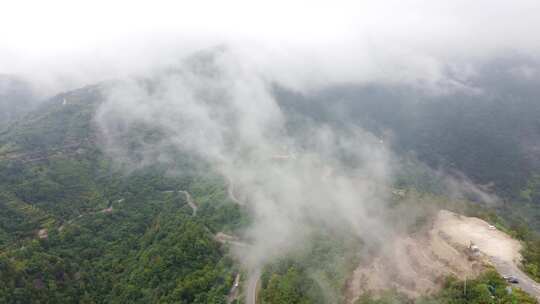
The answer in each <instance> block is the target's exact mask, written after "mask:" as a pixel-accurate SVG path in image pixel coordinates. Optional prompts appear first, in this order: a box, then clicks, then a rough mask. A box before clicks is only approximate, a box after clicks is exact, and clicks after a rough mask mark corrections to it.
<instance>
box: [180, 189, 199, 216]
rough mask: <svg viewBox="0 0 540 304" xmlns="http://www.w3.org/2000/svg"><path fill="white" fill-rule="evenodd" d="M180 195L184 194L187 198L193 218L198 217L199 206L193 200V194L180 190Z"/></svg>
mask: <svg viewBox="0 0 540 304" xmlns="http://www.w3.org/2000/svg"><path fill="white" fill-rule="evenodd" d="M178 193H183V194H184V195H185V196H186V200H187V203H188V205H189V206H190V207H191V209H192V210H193V216H196V215H197V210H198V209H199V207H198V206H197V204H195V201H194V200H193V197H191V194H189V192H187V191H185V190H180V191H178Z"/></svg>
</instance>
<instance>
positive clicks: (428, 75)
mask: <svg viewBox="0 0 540 304" xmlns="http://www.w3.org/2000/svg"><path fill="white" fill-rule="evenodd" d="M539 8H540V4H538V1H535V0H520V1H513V2H508V1H502V0H501V1H498V0H497V1H487V0H480V1H474V2H471V1H465V0H458V1H451V2H448V1H425V0H406V1H397V0H385V1H296V2H294V3H291V2H290V1H272V2H271V3H260V2H259V3H254V2H251V1H240V0H236V1H227V2H221V1H197V2H196V3H186V2H174V1H158V2H155V1H114V2H113V3H111V2H110V1H103V0H101V1H99V0H98V1H93V2H92V3H91V4H90V3H85V4H84V5H81V3H77V2H76V1H75V2H74V1H64V0H53V1H47V3H40V2H33V1H16V2H12V3H9V4H6V5H5V6H4V7H3V9H2V11H1V12H0V36H2V37H3V39H2V41H1V42H0V67H2V72H3V73H14V74H22V75H24V76H26V77H29V78H32V79H34V80H35V81H37V82H39V83H40V84H41V85H42V87H44V88H45V90H47V89H48V90H49V92H50V91H54V90H58V89H66V88H73V87H76V86H80V85H83V84H87V83H88V82H96V81H99V80H103V79H105V78H116V77H122V76H125V75H131V74H145V73H148V71H149V70H153V69H155V68H156V67H157V66H160V67H163V66H166V65H169V64H171V63H177V62H178V60H180V58H183V57H185V56H186V55H187V54H190V53H192V52H193V51H194V50H197V49H204V48H207V47H210V46H213V45H221V44H224V45H227V46H228V47H229V48H230V49H231V50H234V52H237V53H238V54H239V56H240V58H242V59H241V60H242V62H243V63H244V64H248V65H251V66H253V68H254V69H257V70H258V71H259V73H262V74H264V75H265V77H266V78H268V79H271V80H273V81H276V82H280V83H282V84H284V85H286V86H288V87H291V88H295V89H297V90H303V91H308V90H310V89H312V88H316V87H319V86H325V85H331V84H335V83H344V82H345V83H351V82H352V83H359V82H360V83H364V82H392V83H395V82H399V83H408V84H420V85H424V86H438V85H440V84H441V83H442V84H445V83H446V82H447V81H448V79H447V74H446V70H447V68H448V66H453V67H454V68H456V67H457V68H459V69H463V67H468V66H469V67H470V65H471V63H472V64H473V65H474V63H477V62H483V61H486V60H488V61H489V60H490V59H492V58H493V57H496V56H500V55H501V54H508V53H519V54H524V55H526V56H532V57H536V58H538V55H539V51H540V42H538V39H536V37H535V34H536V33H535V32H534V31H533V30H531V29H536V28H540V21H539V19H538V18H537V16H536V12H537V11H538V9H539Z"/></svg>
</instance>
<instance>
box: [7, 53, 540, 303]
mask: <svg viewBox="0 0 540 304" xmlns="http://www.w3.org/2000/svg"><path fill="white" fill-rule="evenodd" d="M203 55H205V56H202V60H203V61H204V60H210V59H212V56H211V55H208V54H203ZM198 58H201V57H198ZM195 63H197V61H196V62H195ZM193 65H194V66H196V68H197V70H198V71H199V69H201V66H199V65H200V64H199V63H197V64H193ZM503 67H504V65H503ZM501 69H502V70H504V71H505V72H504V73H506V72H507V70H506V69H504V68H501ZM202 72H204V74H205V75H206V74H208V75H206V76H208V77H213V74H212V70H211V69H210V71H206V70H204V69H203V70H202ZM169 73H173V74H174V73H176V71H174V70H172V71H169ZM501 73H502V72H501ZM504 73H502V76H501V75H499V74H498V72H496V71H495V72H490V73H487V74H486V75H489V77H487V76H486V78H479V79H477V82H476V83H474V85H471V86H473V87H478V88H482V90H483V93H480V92H470V91H467V92H463V91H459V92H458V93H456V92H452V93H447V94H431V93H428V92H422V91H419V90H415V89H412V88H410V87H392V86H339V87H333V88H329V89H325V90H322V91H317V92H316V93H313V94H299V93H295V92H294V91H292V90H290V89H286V88H284V87H275V88H274V91H273V93H274V96H275V97H276V99H277V100H278V102H279V106H280V107H281V108H282V110H283V114H284V116H285V120H286V121H287V128H288V130H287V131H288V132H290V133H291V134H304V133H303V132H304V131H305V130H307V129H309V128H310V127H311V126H313V124H314V123H315V124H327V125H329V126H331V128H335V129H336V130H340V128H344V129H345V128H348V127H350V125H351V124H353V125H356V126H358V127H361V128H363V129H365V130H368V131H369V132H372V133H373V134H375V135H376V137H378V138H379V139H380V140H381V142H385V143H388V144H389V147H390V148H391V150H392V152H393V153H394V154H395V155H396V156H397V158H396V159H397V160H398V161H403V162H402V163H401V165H402V167H399V168H394V169H395V171H396V172H395V173H396V176H395V177H396V180H392V182H393V184H391V185H390V186H391V187H395V188H396V189H398V188H399V189H398V190H393V191H392V193H393V196H392V197H393V198H392V199H391V206H392V207H391V208H396V209H397V210H399V208H402V207H400V206H402V204H411V205H410V207H409V209H414V208H417V209H419V210H422V209H425V210H431V209H432V208H445V209H452V210H456V211H458V212H461V213H463V214H467V215H471V216H477V217H480V218H483V219H486V220H489V221H490V222H492V223H495V224H497V227H499V228H500V229H502V230H503V231H505V232H508V233H509V234H511V235H512V236H514V237H516V238H519V239H521V240H522V242H523V243H524V244H526V246H525V248H524V251H523V255H524V257H525V261H524V269H525V270H526V271H527V272H528V273H529V274H530V275H531V276H533V277H535V278H538V277H540V272H539V271H538V269H539V268H540V254H538V252H540V250H539V248H540V241H538V238H537V237H536V234H535V232H531V231H530V230H529V229H528V227H527V225H524V223H523V221H522V219H521V218H520V217H519V216H520V215H527V216H528V219H529V223H531V225H532V227H537V226H536V223H537V222H536V221H537V220H538V219H537V218H535V217H534V214H535V212H536V210H538V206H537V205H538V203H540V202H538V199H539V197H540V195H539V193H540V182H539V178H538V175H536V174H537V173H538V172H540V171H539V168H540V162H539V159H538V153H536V151H537V149H538V147H539V145H540V120H539V119H540V103H538V102H537V100H536V99H535V98H536V96H540V91H539V90H540V89H538V86H536V84H537V83H536V80H535V79H532V80H530V81H529V82H527V81H520V82H511V81H510V80H509V79H506V78H503V79H502V80H501V79H497V77H503V76H504ZM497 75H499V76H497ZM493 77H494V78H495V79H494V80H493V79H492V78H493ZM137 81H139V82H140V83H141V84H142V86H143V87H145V88H147V89H148V91H149V92H152V91H154V90H156V88H159V83H158V82H157V81H154V80H137ZM500 83H505V87H504V88H501V87H500V86H499V85H500ZM113 85H114V83H112V82H110V83H102V84H98V85H90V86H86V87H83V88H80V89H77V90H74V91H69V92H63V93H60V94H58V95H56V96H54V97H51V98H49V99H47V100H45V101H42V102H39V105H37V106H36V107H35V108H34V109H31V107H29V108H27V109H31V110H28V112H27V113H25V111H21V112H19V113H18V114H17V115H14V116H13V117H14V118H13V121H11V122H10V123H9V124H7V125H6V126H4V127H3V128H2V129H1V131H0V271H1V274H2V276H1V278H0V302H5V303H227V301H228V299H231V300H232V299H233V298H234V299H237V300H238V301H239V302H242V301H243V298H241V297H239V296H238V294H237V293H232V291H231V287H234V286H237V285H235V284H238V282H236V283H235V279H237V280H238V278H240V277H238V276H237V274H239V273H241V269H240V265H239V263H238V261H236V260H235V259H233V257H232V256H231V252H232V250H231V248H230V247H229V246H228V245H226V244H223V242H221V243H220V241H219V238H218V237H216V236H218V235H220V233H228V234H231V235H241V234H242V232H243V230H242V229H243V228H245V227H246V225H247V224H248V223H249V222H250V221H251V220H253V214H252V213H250V212H253V210H249V208H247V207H246V206H242V205H239V204H238V202H233V200H234V199H233V197H234V193H233V190H230V189H228V188H227V186H228V185H230V183H231V182H230V181H227V180H225V179H224V178H223V177H222V176H221V175H219V174H218V173H217V172H216V171H215V168H213V167H212V166H211V165H210V164H209V163H208V162H207V161H206V160H204V159H202V158H200V157H198V156H197V155H193V154H190V153H184V152H180V151H178V150H175V149H171V151H168V152H167V154H166V155H167V157H168V159H167V161H164V162H159V161H155V162H152V163H144V162H142V160H144V159H145V157H147V156H148V149H147V148H148V147H149V146H152V145H154V144H155V143H158V142H160V139H162V137H163V136H166V134H165V133H164V132H163V130H160V129H159V128H155V127H153V125H152V124H151V123H147V124H145V123H139V124H137V123H135V124H134V125H130V126H129V130H128V131H127V132H126V133H123V136H120V137H114V140H117V141H119V144H120V146H122V147H124V149H125V151H122V152H123V154H122V157H123V158H122V159H121V161H118V159H113V158H112V157H111V153H110V152H111V151H106V148H107V146H106V145H105V144H104V141H105V137H106V136H107V134H104V133H103V132H104V131H103V130H102V129H100V128H99V126H98V122H97V121H96V115H97V113H98V112H99V108H100V106H101V105H102V104H103V102H104V101H105V100H106V98H107V96H108V95H107V94H109V89H110V88H111V87H112V86H113ZM156 95H158V96H159V94H156ZM17 96H19V95H17ZM21 96H26V95H24V94H23V95H21ZM9 98H15V97H9ZM17 98H18V97H17ZM21 98H23V97H21ZM12 100H14V99H12ZM210 100H212V102H215V101H214V99H211V98H210ZM297 138H298V141H299V142H300V143H301V142H302V139H301V136H297ZM163 147H165V148H166V146H162V148H163ZM112 152H113V155H114V151H112ZM155 158H156V159H158V160H159V156H155ZM426 164H427V165H426ZM439 171H441V172H445V174H447V173H449V174H450V175H451V174H453V173H455V174H456V175H455V177H456V178H459V177H462V176H468V177H470V179H471V181H473V182H475V183H477V184H480V185H483V186H478V189H482V190H483V191H486V192H488V193H495V194H498V195H499V196H500V197H501V198H503V200H505V201H506V203H505V204H503V205H496V206H495V205H494V206H490V205H482V204H480V203H478V202H476V203H474V202H470V201H467V200H466V198H464V200H457V201H454V200H453V198H448V197H446V196H445V195H446V193H445V192H444V191H442V192H441V191H436V189H439V188H438V187H442V186H441V185H440V182H441V181H440V180H439V179H440V178H441V175H437V174H438V173H437V172H439ZM459 174H462V175H459ZM397 177H399V178H397ZM388 190H391V189H388ZM183 191H186V192H183ZM186 193H189V194H190V195H192V196H193V200H194V202H195V203H196V205H197V208H198V209H197V210H196V211H194V210H193V205H192V202H191V203H190V201H189V198H188V197H187V196H186ZM395 193H398V194H397V196H396V194H395ZM403 193H408V194H407V195H405V196H403ZM411 193H412V197H413V198H414V199H411V198H410V196H409V195H410V194H411ZM415 193H419V194H415ZM415 195H418V196H415ZM460 199H461V198H460ZM411 201H413V202H414V203H415V204H416V203H418V201H421V202H422V203H421V204H420V207H419V206H417V205H414V206H413V203H411ZM513 209H515V210H517V211H515V210H513ZM392 210H393V209H390V211H392ZM415 210H416V209H415ZM392 212H394V211H392ZM396 212H397V211H396ZM426 221H427V220H426V219H425V218H423V217H421V216H419V217H418V219H417V220H416V221H414V222H413V223H412V224H411V225H410V226H407V227H406V229H405V230H406V231H408V230H409V229H411V230H415V229H420V228H418V227H422V225H423V224H424V223H425V222H426ZM308 243H309V244H306V246H305V248H304V249H303V250H301V251H299V252H294V253H292V254H287V255H285V256H283V257H281V258H280V259H278V260H277V261H275V262H273V263H270V264H269V265H267V267H265V268H264V269H263V270H262V276H261V280H260V283H259V284H260V291H259V294H258V299H259V301H260V303H268V304H270V303H329V302H330V303H334V302H335V303H343V302H345V301H346V300H347V299H346V296H345V294H344V290H345V289H346V286H347V284H349V282H348V278H349V276H350V275H351V273H352V271H353V270H354V266H355V265H357V264H358V263H359V261H362V260H363V259H365V258H366V257H365V256H364V255H365V254H367V253H366V252H369V251H370V250H372V249H371V248H367V249H366V248H364V247H363V246H364V245H365V243H364V242H363V240H361V239H358V237H357V236H355V235H353V234H352V233H351V232H350V231H339V232H335V231H330V232H329V231H324V230H323V229H322V228H321V229H320V230H317V229H315V231H311V232H310V239H309V242H308ZM244 275H245V274H244V273H242V277H241V279H240V280H242V281H241V283H244V281H243V280H245V278H244ZM461 284H462V282H461V281H459V280H457V279H455V278H448V280H447V281H445V283H444V284H443V285H444V286H443V290H442V291H440V292H439V293H437V294H434V295H430V296H429V297H425V298H422V299H421V300H422V301H424V302H421V303H484V302H482V301H484V300H485V299H493V298H496V299H497V300H500V301H503V303H518V302H519V303H532V301H533V300H531V298H529V297H528V296H526V295H525V294H523V293H521V292H519V291H516V292H515V293H514V294H508V293H507V292H506V290H507V283H506V282H505V281H504V280H503V279H502V278H501V277H500V276H499V275H498V274H497V273H496V272H487V273H486V274H484V275H483V276H481V277H479V278H478V279H476V280H473V281H471V282H469V283H468V284H470V286H471V290H472V291H471V292H470V293H469V294H465V295H463V294H462V293H461V292H460V288H461V286H462V285H461ZM486 286H490V287H489V288H488V287H486ZM237 287H238V286H237ZM490 288H491V289H490ZM232 290H234V288H232ZM486 290H490V291H489V292H487V293H486ZM236 292H237V291H236ZM242 292H245V290H242ZM229 293H232V294H233V295H234V297H233V298H230V297H229ZM395 301H397V302H395ZM407 301H410V300H409V299H407V298H406V297H404V296H403V295H401V294H398V293H396V294H394V293H393V292H389V293H388V294H384V295H383V297H382V298H380V299H379V300H376V299H373V298H372V297H371V296H370V295H369V294H366V295H365V296H362V297H361V298H360V299H358V303H405V302H407ZM516 301H518V302H516Z"/></svg>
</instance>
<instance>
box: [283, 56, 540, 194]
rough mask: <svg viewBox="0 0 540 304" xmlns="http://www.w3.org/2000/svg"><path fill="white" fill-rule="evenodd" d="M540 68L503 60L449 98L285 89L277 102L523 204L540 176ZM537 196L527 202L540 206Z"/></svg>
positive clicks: (387, 90) (413, 92) (443, 94)
mask: <svg viewBox="0 0 540 304" xmlns="http://www.w3.org/2000/svg"><path fill="white" fill-rule="evenodd" d="M538 66H539V64H538V63H537V62H535V61H534V60H531V59H527V58H520V59H515V58H513V59H508V58H501V59H499V60H494V61H492V62H488V63H486V64H484V65H483V67H482V68H481V69H479V71H478V73H477V74H476V75H474V76H471V77H470V79H467V80H466V81H464V80H461V79H459V78H456V80H455V81H456V83H458V84H459V87H458V88H452V89H449V90H448V91H444V90H443V91H440V89H439V91H435V92H431V91H429V90H422V89H415V88H412V87H410V86H401V85H387V86H384V85H379V84H373V85H364V86H348V85H345V86H340V87H335V88H330V89H325V90H322V91H318V92H316V93H308V94H295V93H292V92H290V91H288V90H285V89H282V88H279V87H278V88H276V95H277V96H278V98H279V100H280V101H281V104H282V106H283V107H285V108H287V109H289V111H291V112H293V113H297V114H298V115H302V116H306V115H307V116H308V117H310V118H311V119H313V120H314V121H315V122H317V123H329V124H332V125H337V126H340V125H341V126H344V125H347V124H350V123H354V124H356V125H358V126H359V127H362V128H366V129H368V130H370V131H371V132H374V133H375V134H377V135H378V136H379V137H380V138H382V139H383V140H385V141H386V142H388V143H389V144H390V145H391V146H392V148H393V149H394V150H396V151H397V152H398V153H400V154H401V155H412V156H414V157H416V158H418V159H419V160H421V161H422V162H425V163H427V164H429V165H430V166H431V167H432V168H434V169H442V170H445V171H447V172H450V173H451V172H455V171H458V172H461V173H464V174H465V175H466V176H468V177H470V178H471V179H472V180H473V181H474V182H476V183H477V184H480V185H486V186H487V188H489V189H491V191H494V192H496V193H498V194H499V195H501V196H502V197H505V198H511V199H514V200H516V199H520V197H519V196H520V193H521V191H522V190H523V189H525V188H526V187H527V186H526V185H527V183H528V182H529V181H531V180H533V179H534V176H535V174H537V173H538V172H540V153H539V151H540V100H539V96H540V77H539V76H538V75H536V74H534V72H533V71H534V70H535V68H537V67H538ZM520 67H521V68H520ZM456 77H457V76H456ZM294 127H296V126H294ZM536 191H537V190H533V192H534V193H535V194H534V195H533V197H530V198H529V197H528V198H526V200H527V201H531V202H532V201H535V202H536V203H539V202H540V201H538V199H540V197H539V196H538V195H537V194H536Z"/></svg>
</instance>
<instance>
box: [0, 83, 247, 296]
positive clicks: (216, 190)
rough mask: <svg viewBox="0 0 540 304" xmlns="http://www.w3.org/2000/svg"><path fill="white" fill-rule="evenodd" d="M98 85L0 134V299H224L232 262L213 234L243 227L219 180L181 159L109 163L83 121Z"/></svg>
mask: <svg viewBox="0 0 540 304" xmlns="http://www.w3.org/2000/svg"><path fill="white" fill-rule="evenodd" d="M100 90H101V88H100V87H99V86H92V87H86V88H82V89H79V90H76V91H73V92H68V93H63V94H60V95H57V96H55V97H53V98H51V99H49V100H47V101H45V102H43V103H42V104H41V105H40V107H39V108H38V109H37V110H35V111H32V112H31V113H29V114H28V115H26V116H25V118H24V119H21V120H18V121H17V122H16V123H14V124H11V125H10V126H9V128H7V129H5V130H4V131H3V132H2V135H1V137H0V273H1V276H0V302H2V303H157V302H162V303H172V302H176V303H224V301H225V296H226V294H227V293H228V289H229V288H230V286H231V285H232V279H233V271H234V267H233V265H232V262H231V260H230V259H229V258H228V257H227V252H226V250H224V248H222V246H221V245H220V244H219V243H218V242H217V241H216V240H215V239H214V234H215V233H216V232H219V231H233V230H235V229H236V228H238V227H239V226H240V225H241V224H242V222H241V221H242V215H241V211H240V209H239V208H238V206H237V205H234V204H232V203H231V202H230V201H229V199H228V197H227V195H226V190H225V182H224V181H223V180H222V179H220V178H218V177H216V176H215V175H213V174H212V172H210V171H208V170H207V171H203V170H201V171H199V174H194V170H192V168H190V166H193V165H192V164H193V163H194V162H191V161H189V160H188V159H187V158H186V156H182V155H178V160H177V161H176V162H175V163H176V164H177V167H175V168H170V167H163V166H162V167H160V166H151V167H145V168H141V169H140V170H136V171H134V172H133V171H131V172H129V174H128V173H126V172H125V171H123V170H122V168H120V167H118V166H115V165H114V164H112V163H111V160H110V159H109V158H108V157H106V156H105V155H104V154H103V152H102V151H101V150H100V145H99V143H98V142H99V134H97V131H96V128H95V127H94V126H93V116H94V114H95V109H96V107H97V106H98V105H99V103H100V102H101V101H102V95H101V93H100ZM170 170H175V171H176V172H184V173H183V174H182V175H175V176H174V177H173V176H171V175H170V174H168V172H170ZM181 190H186V191H189V193H191V194H192V195H193V197H194V200H195V201H196V202H197V204H199V211H198V213H197V216H196V217H194V216H193V215H192V210H191V208H190V207H189V204H188V202H187V201H186V196H185V195H184V194H183V193H182V192H178V191H181Z"/></svg>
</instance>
